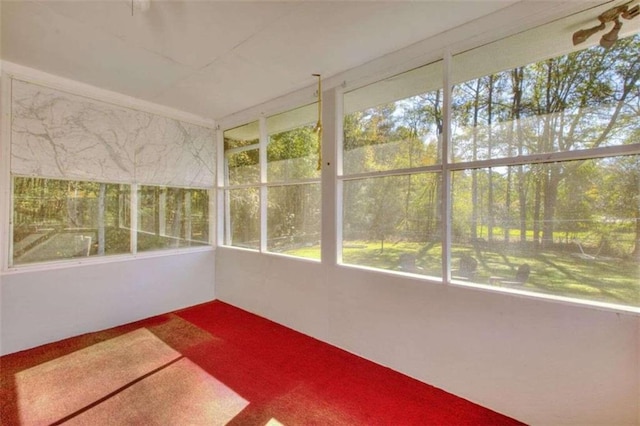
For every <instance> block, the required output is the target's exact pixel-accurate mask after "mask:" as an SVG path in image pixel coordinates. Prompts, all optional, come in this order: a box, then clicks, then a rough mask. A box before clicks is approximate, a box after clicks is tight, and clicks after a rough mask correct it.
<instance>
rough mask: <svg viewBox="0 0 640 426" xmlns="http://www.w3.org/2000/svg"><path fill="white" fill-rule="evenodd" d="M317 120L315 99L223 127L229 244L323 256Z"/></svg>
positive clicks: (227, 236) (226, 234)
mask: <svg viewBox="0 0 640 426" xmlns="http://www.w3.org/2000/svg"><path fill="white" fill-rule="evenodd" d="M317 120H318V118H317V104H311V105H307V106H304V107H301V108H297V109H294V110H291V111H288V112H285V113H282V114H277V115H274V116H270V117H268V118H267V119H266V120H263V121H261V122H253V123H249V124H247V125H244V126H240V127H236V128H234V129H229V130H226V131H225V132H224V150H225V151H224V152H225V154H224V158H225V169H226V174H225V181H226V187H225V188H224V191H225V239H224V243H225V244H227V245H230V246H236V247H244V248H249V249H253V250H262V251H269V252H274V253H283V254H287V255H291V256H297V257H305V258H311V259H319V258H320V205H321V194H320V171H319V170H318V149H319V148H318V136H317V133H316V132H315V125H316V123H317ZM261 132H263V133H264V134H265V135H266V137H265V138H264V140H263V141H262V140H261V139H260V134H261ZM261 156H263V157H261ZM261 158H264V159H263V160H261ZM263 226H264V227H263Z"/></svg>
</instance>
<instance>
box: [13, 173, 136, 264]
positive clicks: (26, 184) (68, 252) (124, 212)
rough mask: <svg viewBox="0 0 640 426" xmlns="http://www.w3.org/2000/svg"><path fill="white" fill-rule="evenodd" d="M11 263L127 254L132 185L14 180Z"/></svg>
mask: <svg viewBox="0 0 640 426" xmlns="http://www.w3.org/2000/svg"><path fill="white" fill-rule="evenodd" d="M13 190H14V199H13V205H14V209H13V264H14V265H21V264H27V263H34V262H44V261H51V260H60V259H71V258H77V257H87V256H103V255H110V254H121V253H128V252H129V250H130V233H129V227H130V223H129V192H130V187H129V185H121V184H109V183H97V182H80V181H65V180H56V179H43V178H30V177H14V179H13Z"/></svg>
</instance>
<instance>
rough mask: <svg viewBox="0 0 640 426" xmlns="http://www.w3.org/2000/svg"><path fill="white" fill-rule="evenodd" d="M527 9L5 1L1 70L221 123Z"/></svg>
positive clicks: (434, 4) (490, 2)
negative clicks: (4, 65) (143, 6)
mask: <svg viewBox="0 0 640 426" xmlns="http://www.w3.org/2000/svg"><path fill="white" fill-rule="evenodd" d="M135 1H139V0H135ZM516 2H517V0H467V1H462V0H457V1H456V0H453V1H417V2H407V1H288V2H276V1H256V2H247V1H188V0H181V1H161V0H150V7H149V9H148V10H146V11H144V12H143V11H141V10H138V9H135V10H134V13H133V16H132V14H131V5H132V4H131V0H112V1H50V0H49V1H6V0H3V1H2V9H1V13H2V59H3V60H6V61H10V62H13V63H17V64H20V65H24V66H28V67H31V68H36V69H38V70H41V71H45V72H47V73H51V74H55V75H58V76H61V77H65V78H69V79H72V80H76V81H80V82H82V83H86V84H90V85H93V86H97V87H99V88H103V89H108V90H112V91H115V92H119V93H123V94H126V95H129V96H133V97H136V98H140V99H143V100H147V101H151V102H155V103H157V104H161V105H166V106H169V107H172V108H175V109H179V110H182V111H186V112H189V113H192V114H196V115H199V116H202V117H206V118H216V119H218V118H222V117H225V116H227V115H229V114H232V113H235V112H237V111H240V110H243V109H246V108H248V107H251V106H253V105H257V104H260V103H262V102H265V101H267V100H270V99H273V98H275V97H278V96H282V95H284V94H287V93H290V92H292V91H295V90H297V89H300V88H302V87H306V86H310V85H312V84H314V82H315V79H314V77H312V76H311V74H312V73H321V74H322V75H323V77H330V76H332V75H335V74H338V73H340V72H343V71H345V70H347V69H350V68H353V67H356V66H358V65H361V64H363V63H366V62H368V61H370V60H372V59H374V58H377V57H380V56H382V55H384V54H387V53H390V52H393V51H395V50H397V49H400V48H402V47H405V46H408V45H410V44H412V43H415V42H417V41H420V40H423V39H426V38H428V37H431V36H433V35H435V34H438V33H441V32H443V31H446V30H448V29H451V28H455V27H457V26H460V25H462V24H464V23H467V22H470V21H472V20H475V19H478V18H480V17H482V16H485V15H488V14H491V13H493V12H496V11H498V10H500V9H502V8H505V7H507V6H509V5H511V4H513V3H516Z"/></svg>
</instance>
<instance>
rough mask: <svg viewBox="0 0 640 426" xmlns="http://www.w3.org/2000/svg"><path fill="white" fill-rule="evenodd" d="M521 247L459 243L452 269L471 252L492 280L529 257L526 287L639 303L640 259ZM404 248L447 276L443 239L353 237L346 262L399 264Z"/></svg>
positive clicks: (421, 264) (483, 278) (427, 270)
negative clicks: (430, 241) (391, 240)
mask: <svg viewBox="0 0 640 426" xmlns="http://www.w3.org/2000/svg"><path fill="white" fill-rule="evenodd" d="M518 247H519V246H518V245H517V244H516V243H513V244H511V245H504V244H496V245H495V246H485V247H481V248H478V247H475V248H474V247H473V246H471V245H454V246H453V247H452V269H454V270H455V269H457V268H458V262H459V259H460V257H462V256H463V255H470V256H472V257H473V258H474V259H476V260H477V261H478V269H477V273H476V275H475V277H474V279H473V281H474V282H476V283H481V284H487V285H489V278H490V277H495V276H498V277H504V278H513V277H514V276H515V273H516V270H517V269H518V266H519V265H521V264H523V263H527V264H528V265H529V266H530V267H531V274H530V276H529V279H528V280H527V282H526V283H525V284H524V286H523V287H522V288H523V289H525V290H530V291H536V292H542V293H548V294H554V295H559V296H568V297H576V298H581V299H589V300H595V301H601V302H609V303H617V304H623V305H630V306H640V262H638V261H637V260H633V259H616V258H602V259H599V258H596V259H585V258H580V257H578V256H577V254H578V253H579V252H578V251H577V250H575V251H553V250H547V251H544V252H542V251H539V252H536V253H532V252H531V251H527V250H519V249H518ZM404 253H408V254H411V255H413V256H415V264H416V267H417V268H418V270H417V272H418V273H421V274H425V275H431V276H436V277H440V276H442V272H441V271H442V266H441V262H442V260H441V259H442V257H441V246H440V244H433V245H431V246H426V245H425V244H424V243H413V242H406V241H401V242H396V243H385V246H384V250H382V251H381V250H380V242H379V241H374V242H372V241H351V242H348V243H345V244H344V248H343V253H342V257H343V262H344V263H346V264H352V265H362V266H369V267H373V268H380V269H387V270H400V257H401V255H402V254H404ZM287 254H289V255H293V256H302V257H307V258H314V259H319V258H320V248H319V247H318V246H314V247H305V248H302V249H296V250H291V251H289V252H287Z"/></svg>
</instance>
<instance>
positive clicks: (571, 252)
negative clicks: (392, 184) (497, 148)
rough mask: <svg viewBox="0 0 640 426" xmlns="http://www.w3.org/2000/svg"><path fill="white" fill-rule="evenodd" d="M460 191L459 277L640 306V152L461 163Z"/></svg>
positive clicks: (456, 202)
mask: <svg viewBox="0 0 640 426" xmlns="http://www.w3.org/2000/svg"><path fill="white" fill-rule="evenodd" d="M452 199H453V222H452V228H453V244H452V259H453V268H454V271H453V276H454V278H457V279H462V280H471V281H473V282H477V283H483V284H488V285H493V286H503V287H511V288H519V289H525V290H530V291H535V292H541V293H550V294H556V295H561V296H569V297H577V298H582V299H591V300H597V301H604V302H610V303H618V304H625V305H635V306H638V305H640V260H639V259H640V208H639V206H640V156H637V155H636V156H624V157H610V158H602V159H593V160H585V161H566V162H557V163H550V164H536V165H528V166H511V167H500V168H487V169H478V170H464V171H459V172H455V173H454V175H453V191H452ZM465 265H466V266H465ZM470 265H471V266H473V267H471V266H470ZM519 270H520V272H521V274H520V275H518V271H519ZM523 270H524V272H522V271H523Z"/></svg>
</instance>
